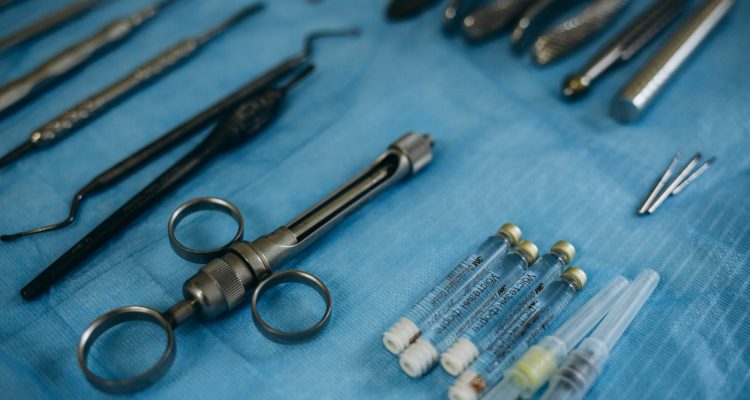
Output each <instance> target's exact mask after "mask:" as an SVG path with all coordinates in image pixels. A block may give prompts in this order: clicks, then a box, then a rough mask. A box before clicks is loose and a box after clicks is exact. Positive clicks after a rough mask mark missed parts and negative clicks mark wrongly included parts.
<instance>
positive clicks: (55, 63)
mask: <svg viewBox="0 0 750 400" xmlns="http://www.w3.org/2000/svg"><path fill="white" fill-rule="evenodd" d="M172 2H174V0H161V1H159V2H158V3H156V4H152V5H150V6H148V7H146V8H144V9H142V10H140V11H138V12H137V13H135V14H133V15H131V16H128V17H125V18H120V19H117V20H115V21H113V22H111V23H109V24H107V25H106V26H104V28H102V29H101V30H99V32H97V33H95V34H94V35H92V36H89V37H87V38H86V39H83V40H81V41H80V42H78V43H76V44H74V45H72V46H70V47H68V48H67V49H65V50H63V51H61V52H59V53H57V54H56V55H54V56H52V57H51V58H49V59H47V61H45V62H44V63H42V64H41V65H40V66H38V67H37V68H36V69H34V70H33V71H31V72H29V73H27V74H26V75H24V76H22V77H20V78H18V79H16V80H14V81H11V82H9V83H7V84H5V85H4V86H2V87H0V115H3V114H5V113H7V112H10V111H11V109H13V108H15V107H17V106H21V104H22V103H23V102H25V101H28V100H31V99H32V98H33V97H35V96H37V95H39V94H40V93H42V92H43V91H45V90H47V89H49V88H50V87H52V86H54V85H55V84H57V83H59V82H60V81H61V80H62V79H63V78H64V77H66V76H68V75H70V74H72V73H74V71H76V70H77V69H78V68H79V67H82V66H83V65H84V64H86V63H88V62H91V61H92V60H94V59H95V58H96V57H98V56H100V55H102V54H103V53H104V52H105V51H106V50H108V49H111V48H112V47H114V46H116V45H117V44H120V43H123V42H124V41H125V39H127V38H129V37H130V36H131V35H132V34H134V33H135V32H136V31H137V28H139V27H141V26H143V25H144V24H145V23H146V22H147V21H150V20H152V19H153V18H154V17H155V16H157V15H158V14H159V11H161V10H162V9H163V8H164V7H166V6H167V5H169V4H171V3H172Z"/></svg>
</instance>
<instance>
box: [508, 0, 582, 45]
mask: <svg viewBox="0 0 750 400" xmlns="http://www.w3.org/2000/svg"><path fill="white" fill-rule="evenodd" d="M581 1H583V0H536V1H534V2H533V3H532V4H531V5H530V6H529V8H527V9H526V11H524V12H523V14H522V15H521V19H519V20H518V23H517V24H516V26H515V28H513V32H511V34H510V40H511V45H512V46H511V47H512V49H513V50H514V51H516V52H518V53H520V52H521V51H523V50H526V48H527V47H529V45H531V43H532V42H534V41H535V40H536V39H537V37H538V36H539V34H540V33H541V32H542V30H543V29H544V28H545V27H546V26H547V25H548V24H549V23H550V22H551V21H552V20H553V19H554V18H555V17H557V16H558V15H560V14H561V13H563V12H565V11H566V10H568V9H569V8H571V7H574V6H575V5H577V4H578V3H580V2H581Z"/></svg>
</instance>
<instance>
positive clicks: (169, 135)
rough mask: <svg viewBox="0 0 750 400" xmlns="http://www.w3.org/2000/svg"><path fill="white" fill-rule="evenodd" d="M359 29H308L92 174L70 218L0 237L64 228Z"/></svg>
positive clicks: (23, 149)
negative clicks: (318, 50)
mask: <svg viewBox="0 0 750 400" xmlns="http://www.w3.org/2000/svg"><path fill="white" fill-rule="evenodd" d="M359 33H360V32H359V29H358V28H347V29H324V30H316V31H313V32H310V33H308V34H307V35H306V36H305V41H304V46H303V48H302V50H301V51H300V52H299V53H297V54H294V55H292V56H290V57H287V58H286V59H284V60H283V61H281V62H279V63H278V64H276V65H275V66H273V67H271V68H270V69H268V70H266V71H265V72H263V73H262V74H261V75H260V76H258V77H257V78H255V79H253V80H251V81H250V82H248V83H247V84H245V85H244V86H242V87H240V88H239V89H237V90H235V91H234V92H232V93H230V94H228V95H227V96H225V97H224V98H222V99H220V100H218V101H217V102H215V103H214V104H213V105H210V106H209V107H208V108H206V109H204V110H203V111H201V112H199V113H198V114H196V115H194V116H193V117H191V118H189V119H188V120H187V121H185V122H183V123H181V124H180V125H178V126H177V127H175V128H173V129H171V130H169V131H168V132H166V133H165V134H163V135H162V136H160V137H158V138H156V139H155V140H154V141H153V142H151V143H149V144H147V145H145V146H144V147H142V148H141V149H139V150H137V151H136V152H134V153H133V154H131V155H129V156H128V157H126V158H124V159H122V160H120V161H119V162H118V163H117V164H115V165H113V166H111V167H110V168H108V169H106V170H105V171H103V172H101V173H100V174H99V175H97V176H95V177H94V178H92V179H91V180H90V181H89V182H87V183H86V184H85V185H83V186H82V187H81V189H80V190H79V191H78V193H76V194H75V196H73V200H72V202H71V205H70V212H69V213H68V217H67V218H65V219H64V220H62V221H60V222H56V223H54V224H51V225H47V226H43V227H38V228H33V229H30V230H26V231H23V232H19V233H14V234H7V235H0V241H12V240H16V239H19V238H22V237H25V236H29V235H34V234H37V233H43V232H50V231H54V230H57V229H62V228H64V227H66V226H68V225H70V224H72V223H73V222H74V221H75V219H76V217H77V215H78V210H79V206H80V205H81V202H83V200H84V199H86V198H87V197H89V196H91V195H93V194H94V193H98V192H102V191H104V190H106V189H107V188H109V187H112V186H113V185H115V184H116V183H117V182H119V181H121V180H122V179H125V178H126V177H127V176H130V175H132V174H133V173H135V172H136V171H138V170H139V169H141V168H143V167H144V166H146V165H147V164H148V163H149V162H151V161H152V160H153V159H154V158H156V157H158V156H159V155H161V154H162V153H164V152H165V151H167V150H169V149H171V148H173V147H174V146H176V145H178V144H179V143H182V142H183V141H184V140H187V139H188V138H189V137H191V136H193V135H195V134H197V133H198V132H200V131H201V130H202V129H205V128H206V127H208V126H209V125H210V124H211V123H213V122H214V121H216V120H217V119H219V118H220V117H222V116H223V115H225V114H226V113H228V112H229V111H230V110H231V109H232V108H233V107H235V106H237V105H238V104H239V103H241V102H243V101H245V100H247V99H248V98H250V97H251V96H253V95H255V94H257V93H258V92H259V91H260V90H262V89H264V88H266V87H268V86H269V85H271V84H273V83H275V82H277V81H279V80H281V79H282V78H284V77H286V76H288V75H289V74H291V73H292V72H293V71H295V70H296V69H298V68H301V66H303V65H304V64H306V63H308V62H309V61H310V59H311V57H312V54H313V50H314V49H313V44H314V43H315V41H316V40H319V39H322V38H328V37H335V36H358V35H359ZM23 146H27V147H29V148H33V147H34V144H32V143H31V142H28V141H27V142H25V143H24V144H23V145H22V146H19V148H18V150H19V153H21V154H23V153H25V152H27V151H30V149H26V148H23ZM15 157H16V156H15V155H8V158H15ZM0 164H2V162H0Z"/></svg>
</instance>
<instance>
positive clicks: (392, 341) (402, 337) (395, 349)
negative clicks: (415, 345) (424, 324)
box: [383, 317, 419, 355]
mask: <svg viewBox="0 0 750 400" xmlns="http://www.w3.org/2000/svg"><path fill="white" fill-rule="evenodd" d="M417 335H419V328H418V327H417V325H416V324H415V323H414V322H412V320H410V319H409V318H406V317H401V318H400V319H399V320H398V321H397V322H396V323H395V324H393V326H391V328H390V329H388V331H386V332H385V333H384V334H383V345H385V348H386V349H388V351H390V352H391V353H393V354H396V355H399V354H401V352H402V351H404V349H406V348H407V347H408V346H409V345H410V344H411V342H412V340H413V339H414V338H415V337H417Z"/></svg>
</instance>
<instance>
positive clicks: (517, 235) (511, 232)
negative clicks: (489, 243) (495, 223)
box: [497, 224, 521, 245]
mask: <svg viewBox="0 0 750 400" xmlns="http://www.w3.org/2000/svg"><path fill="white" fill-rule="evenodd" d="M497 233H498V234H500V235H503V236H505V237H506V238H508V242H510V244H511V245H515V244H516V243H518V241H519V240H521V228H519V227H518V226H516V224H505V225H503V226H501V227H500V229H498V230H497Z"/></svg>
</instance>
